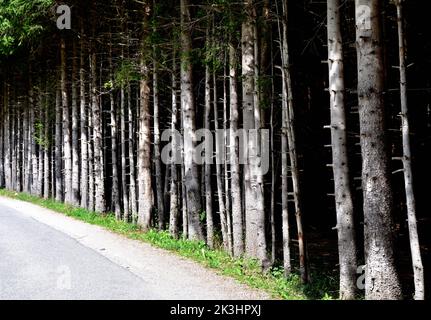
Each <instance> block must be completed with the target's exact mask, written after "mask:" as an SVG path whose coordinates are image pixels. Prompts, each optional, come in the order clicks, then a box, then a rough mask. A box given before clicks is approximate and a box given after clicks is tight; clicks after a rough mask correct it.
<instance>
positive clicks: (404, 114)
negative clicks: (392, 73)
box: [395, 0, 425, 300]
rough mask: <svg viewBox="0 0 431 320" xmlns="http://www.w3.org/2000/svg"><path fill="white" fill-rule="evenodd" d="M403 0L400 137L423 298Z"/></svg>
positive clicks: (412, 242) (420, 297) (417, 292)
mask: <svg viewBox="0 0 431 320" xmlns="http://www.w3.org/2000/svg"><path fill="white" fill-rule="evenodd" d="M403 2H404V0H396V1H395V4H396V7H397V20H398V37H399V39H398V42H399V55H400V89H401V119H402V127H401V131H402V139H403V165H404V184H405V190H406V200H407V218H408V224H409V236H410V251H411V255H412V264H413V275H414V284H415V296H414V298H415V300H424V299H425V283H424V270H423V264H422V256H421V247H420V244H419V235H418V230H417V219H416V198H415V193H414V188H413V186H414V184H413V170H412V152H411V147H410V122H409V105H408V100H407V66H406V47H405V42H406V39H405V33H404V15H403V13H404V12H403Z"/></svg>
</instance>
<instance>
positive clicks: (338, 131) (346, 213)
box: [328, 0, 358, 300]
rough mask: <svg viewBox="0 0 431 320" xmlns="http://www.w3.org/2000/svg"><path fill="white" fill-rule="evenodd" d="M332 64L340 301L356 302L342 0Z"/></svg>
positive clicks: (334, 18) (331, 30)
mask: <svg viewBox="0 0 431 320" xmlns="http://www.w3.org/2000/svg"><path fill="white" fill-rule="evenodd" d="M328 64H329V93H330V105H331V137H332V164H333V171H334V183H335V202H336V210H337V227H336V228H337V232H338V254H339V264H340V299H342V300H353V299H355V292H356V277H357V275H356V271H357V268H358V263H357V258H356V254H357V253H356V241H355V225H354V215H353V214H354V212H353V200H352V192H351V188H350V173H349V161H348V156H347V132H346V110H345V104H344V89H345V88H344V60H343V40H342V37H341V25H340V0H328Z"/></svg>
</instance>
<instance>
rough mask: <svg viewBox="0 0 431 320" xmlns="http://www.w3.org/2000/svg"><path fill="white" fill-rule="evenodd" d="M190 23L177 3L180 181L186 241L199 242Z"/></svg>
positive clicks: (186, 6) (185, 3)
mask: <svg viewBox="0 0 431 320" xmlns="http://www.w3.org/2000/svg"><path fill="white" fill-rule="evenodd" d="M190 23H191V19H190V11H189V2H188V0H181V45H182V52H181V108H182V109H183V125H184V170H185V171H184V173H185V176H184V177H183V181H184V183H185V188H186V201H187V213H188V238H189V239H191V240H201V241H203V240H204V234H203V230H202V225H201V222H200V214H201V210H202V205H201V199H200V196H201V195H200V185H199V173H198V168H197V164H196V163H195V162H194V156H195V141H196V137H195V135H196V132H195V131H196V123H195V121H196V111H195V103H194V102H195V101H194V97H193V80H192V74H193V71H192V63H191V53H192V41H191V36H190V32H189V25H190Z"/></svg>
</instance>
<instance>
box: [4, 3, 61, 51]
mask: <svg viewBox="0 0 431 320" xmlns="http://www.w3.org/2000/svg"><path fill="white" fill-rule="evenodd" d="M53 3H54V1H53V0H0V55H5V56H8V55H12V54H13V53H14V52H15V51H16V50H17V49H18V48H19V47H21V46H23V45H24V44H25V43H26V42H27V41H29V40H31V39H34V38H35V37H36V36H38V35H40V34H41V32H42V31H43V27H42V24H41V23H40V20H41V18H42V17H43V16H46V15H47V13H48V10H49V8H50V7H51V6H52V5H53Z"/></svg>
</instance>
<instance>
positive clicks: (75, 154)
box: [70, 41, 80, 206]
mask: <svg viewBox="0 0 431 320" xmlns="http://www.w3.org/2000/svg"><path fill="white" fill-rule="evenodd" d="M76 51H77V48H76V41H73V53H72V55H73V57H72V193H71V199H70V201H71V203H72V205H74V206H78V205H79V191H80V184H79V140H78V135H79V128H78V127H79V118H78V113H79V110H78V87H77V81H78V57H77V52H76Z"/></svg>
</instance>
